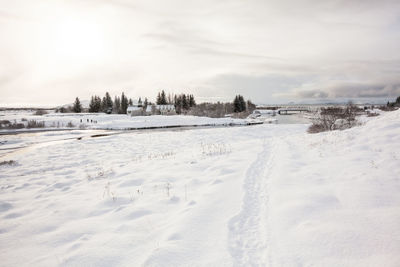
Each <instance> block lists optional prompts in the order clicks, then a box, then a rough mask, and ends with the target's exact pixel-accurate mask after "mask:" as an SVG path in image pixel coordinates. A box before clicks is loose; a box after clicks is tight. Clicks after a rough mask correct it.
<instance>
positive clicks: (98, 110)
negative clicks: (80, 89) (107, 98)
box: [94, 96, 101, 112]
mask: <svg viewBox="0 0 400 267" xmlns="http://www.w3.org/2000/svg"><path fill="white" fill-rule="evenodd" d="M94 100H95V103H96V111H95V112H100V111H101V98H100V96H95V97H94Z"/></svg>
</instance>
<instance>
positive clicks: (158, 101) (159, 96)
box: [156, 93, 161, 105]
mask: <svg viewBox="0 0 400 267" xmlns="http://www.w3.org/2000/svg"><path fill="white" fill-rule="evenodd" d="M156 104H157V105H161V94H160V93H158V94H157V99H156Z"/></svg>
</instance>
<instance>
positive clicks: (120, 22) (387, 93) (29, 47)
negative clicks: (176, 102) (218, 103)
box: [0, 0, 400, 104]
mask: <svg viewBox="0 0 400 267" xmlns="http://www.w3.org/2000/svg"><path fill="white" fill-rule="evenodd" d="M0 1H1V2H3V3H2V4H1V8H0V21H1V24H0V35H1V36H6V38H3V39H4V40H2V42H1V43H0V62H6V64H5V63H3V64H2V65H0V73H1V75H0V96H1V99H2V101H3V102H4V103H10V102H32V103H39V104H48V103H56V104H62V103H65V102H70V101H71V100H70V98H71V97H72V98H73V97H74V96H77V95H78V96H80V97H82V98H89V97H90V95H92V94H103V93H104V92H105V91H106V90H108V91H110V92H111V93H112V94H117V93H118V94H119V93H120V92H121V91H125V92H126V93H127V94H128V95H131V96H132V97H138V96H148V97H150V98H153V97H154V96H155V94H156V92H157V91H158V90H159V89H166V90H170V91H176V92H179V91H190V92H192V93H194V94H195V95H198V96H199V97H203V98H205V97H210V99H211V98H213V99H215V97H217V98H218V99H222V98H226V99H230V98H231V97H232V96H233V95H234V94H235V93H236V92H237V91H239V92H240V93H241V94H243V95H245V96H248V97H250V98H252V99H254V100H256V99H257V100H258V102H263V101H265V102H274V101H279V102H282V101H290V100H293V99H302V98H305V99H308V98H325V99H327V98H337V97H393V95H395V94H397V93H398V85H399V84H400V82H399V80H398V79H397V77H399V74H400V63H399V62H400V56H399V55H398V47H400V21H399V19H398V18H399V16H400V2H399V1H377V0H376V1H373V0H366V1H317V0H301V1H288V0H285V1H282V0H281V1H277V0H276V1H265V0H249V1H239V0H222V1H211V0H204V1H194V0H186V1H183V0H171V1H161V0H146V1H145V0H132V1H128V0H112V1H105V0H84V1H77V0H70V1H61V0H60V1H51V2H49V1H44V0H42V1H41V0H38V1H34V3H33V1H28V0H16V1H5V0H0ZM63 25H64V26H63ZM68 25H72V26H70V28H69V29H68V27H69V26H68ZM60 47H61V48H62V49H60ZM38 92H40V93H38Z"/></svg>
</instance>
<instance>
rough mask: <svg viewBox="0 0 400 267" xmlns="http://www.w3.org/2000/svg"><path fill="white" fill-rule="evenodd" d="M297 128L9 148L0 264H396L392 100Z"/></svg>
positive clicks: (398, 202) (397, 172) (398, 152)
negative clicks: (372, 110)
mask: <svg viewBox="0 0 400 267" xmlns="http://www.w3.org/2000/svg"><path fill="white" fill-rule="evenodd" d="M306 128H307V125H301V124H292V125H269V124H268V125H265V124H264V125H257V126H252V127H234V128H210V129H193V130H174V131H172V130H168V131H153V132H151V131H147V132H131V133H123V134H117V135H110V136H104V137H96V138H90V137H88V138H83V139H81V140H77V139H76V138H74V139H68V140H61V141H52V142H44V143H40V144H35V145H29V146H28V147H26V148H24V149H21V150H18V151H17V152H13V153H9V154H7V155H5V156H3V157H2V158H0V162H2V161H6V160H13V161H15V164H11V165H8V164H3V165H0V190H1V191H0V192H1V193H0V217H1V220H0V260H1V265H2V266H335V267H336V266H363V267H365V266H393V267H394V266H400V253H399V252H400V194H399V192H400V111H396V112H391V113H384V114H382V115H380V116H379V117H375V118H371V119H370V120H369V121H368V122H366V124H365V125H363V126H360V127H356V128H353V129H349V130H345V131H335V132H329V133H321V134H313V135H310V134H307V133H305V131H306ZM54 134H56V133H54ZM5 138H7V137H6V136H0V141H4V139H5ZM15 138H16V137H15ZM54 138H56V137H54ZM15 142H17V141H15Z"/></svg>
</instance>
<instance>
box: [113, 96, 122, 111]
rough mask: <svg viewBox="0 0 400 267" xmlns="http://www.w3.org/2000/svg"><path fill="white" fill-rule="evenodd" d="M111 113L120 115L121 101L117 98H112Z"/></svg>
mask: <svg viewBox="0 0 400 267" xmlns="http://www.w3.org/2000/svg"><path fill="white" fill-rule="evenodd" d="M113 113H118V114H120V113H121V100H120V99H119V97H118V96H115V97H114V105H113Z"/></svg>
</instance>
